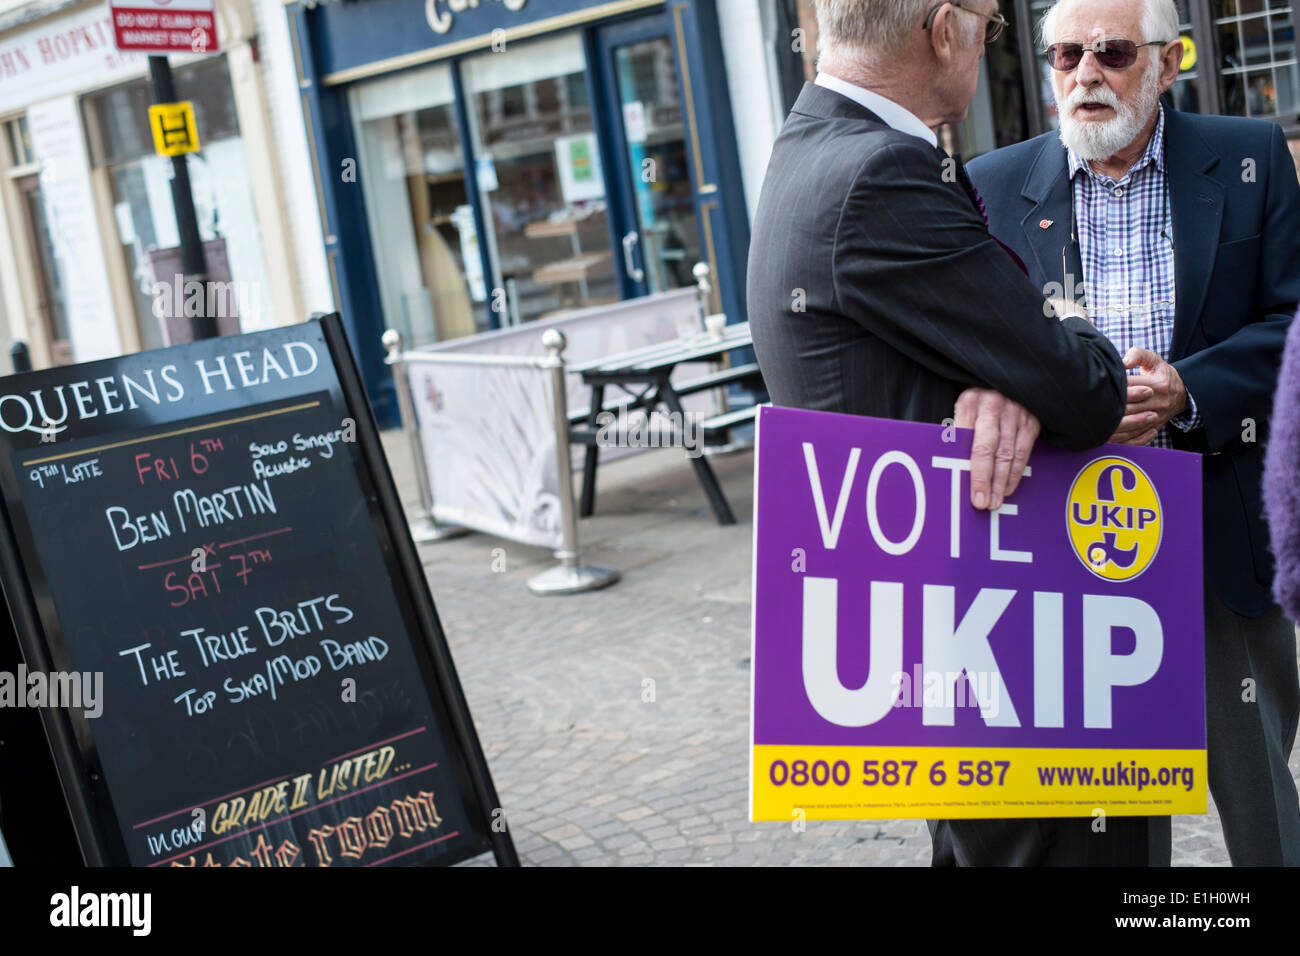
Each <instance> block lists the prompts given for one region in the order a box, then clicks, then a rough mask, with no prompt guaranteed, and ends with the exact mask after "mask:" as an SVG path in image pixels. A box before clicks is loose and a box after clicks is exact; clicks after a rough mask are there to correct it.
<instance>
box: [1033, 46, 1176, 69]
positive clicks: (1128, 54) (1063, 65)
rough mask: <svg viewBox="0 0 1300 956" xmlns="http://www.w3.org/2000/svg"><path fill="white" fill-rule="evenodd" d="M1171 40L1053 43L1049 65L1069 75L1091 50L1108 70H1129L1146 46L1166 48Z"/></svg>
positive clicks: (1048, 60)
mask: <svg viewBox="0 0 1300 956" xmlns="http://www.w3.org/2000/svg"><path fill="white" fill-rule="evenodd" d="M1171 42H1173V41H1171V40H1153V41H1152V42H1150V43H1134V42H1133V41H1132V40H1107V39H1101V40H1094V41H1093V42H1092V43H1053V44H1052V45H1051V46H1049V47H1048V48H1047V63H1048V65H1049V66H1050V67H1051V68H1052V69H1054V70H1060V71H1061V72H1062V73H1069V72H1070V71H1071V70H1073V69H1075V68H1077V67H1078V65H1079V63H1080V62H1081V61H1082V60H1083V54H1084V53H1085V52H1086V51H1088V50H1091V51H1092V53H1093V55H1094V56H1096V57H1097V62H1098V63H1100V64H1101V65H1102V66H1104V67H1105V68H1106V69H1108V70H1127V69H1128V68H1129V67H1130V66H1132V65H1133V64H1134V63H1136V62H1137V58H1138V50H1140V49H1142V47H1144V46H1164V45H1165V44H1166V43H1171Z"/></svg>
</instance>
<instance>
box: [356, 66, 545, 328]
mask: <svg viewBox="0 0 1300 956" xmlns="http://www.w3.org/2000/svg"><path fill="white" fill-rule="evenodd" d="M350 96H351V100H352V116H353V120H354V122H355V123H356V141H357V144H358V149H359V150H360V153H361V155H360V171H359V176H358V178H359V180H360V182H361V184H362V189H363V191H364V196H365V203H366V218H367V222H368V223H369V225H370V233H371V240H372V242H371V244H372V246H373V248H374V249H375V269H376V272H377V274H378V277H379V291H380V299H381V301H382V303H383V308H384V321H385V324H386V325H387V326H388V327H390V328H395V329H397V330H398V331H399V332H401V333H402V337H403V339H404V341H405V343H406V344H407V345H408V346H411V347H419V346H422V345H429V344H431V343H433V342H438V341H445V340H447V339H452V338H457V337H459V336H462V335H470V334H472V333H474V332H476V331H478V330H479V325H477V324H476V321H475V311H476V310H475V306H474V303H476V302H483V301H485V300H486V298H487V291H486V288H485V286H484V282H483V268H482V262H483V258H482V253H481V251H480V250H479V242H478V234H477V231H476V229H475V226H474V210H473V208H472V207H471V206H470V204H469V192H468V191H467V187H466V183H465V169H464V162H463V161H462V152H461V141H460V136H459V134H458V133H457V129H456V117H455V107H454V106H453V99H454V97H453V92H452V84H451V73H450V70H449V68H448V67H447V66H445V65H435V66H430V67H424V68H422V69H419V70H411V71H407V72H405V73H399V74H397V75H396V76H391V77H384V78H383V79H379V80H374V81H371V82H368V83H364V84H360V85H359V86H356V87H354V88H353V89H352V91H351V94H350ZM520 102H521V103H522V100H521V101H520ZM521 108H522V107H521ZM480 311H481V310H480Z"/></svg>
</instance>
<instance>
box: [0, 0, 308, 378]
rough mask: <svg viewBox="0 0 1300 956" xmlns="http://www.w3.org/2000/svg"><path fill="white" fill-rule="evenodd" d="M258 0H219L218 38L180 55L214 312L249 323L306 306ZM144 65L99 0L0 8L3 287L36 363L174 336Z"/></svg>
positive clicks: (170, 222) (172, 222)
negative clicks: (272, 116)
mask: <svg viewBox="0 0 1300 956" xmlns="http://www.w3.org/2000/svg"><path fill="white" fill-rule="evenodd" d="M29 8H30V9H29ZM249 9H250V8H249V7H248V6H247V4H245V3H244V2H243V0H222V3H221V5H220V7H219V20H218V22H219V24H220V25H221V35H222V39H223V44H222V52H220V53H219V54H216V55H191V54H185V55H175V56H173V57H172V58H171V59H172V62H173V67H174V74H175V84H176V91H177V95H178V97H179V98H180V99H184V100H188V101H190V102H191V103H192V104H193V106H194V110H195V115H196V120H197V122H196V125H197V128H198V131H199V138H200V141H201V149H200V150H199V151H198V152H195V153H191V154H189V155H188V156H187V157H186V165H187V166H188V169H189V176H190V181H191V184H192V191H193V196H194V204H195V209H196V213H197V217H198V225H199V232H200V235H201V237H202V238H203V239H204V240H205V248H206V249H207V251H208V255H209V271H210V273H211V275H212V277H213V278H214V279H217V280H219V282H220V283H221V285H222V286H223V287H224V288H223V290H222V295H221V298H220V299H219V300H217V301H219V302H220V308H221V309H222V310H223V311H222V313H221V314H220V317H221V318H233V319H237V322H238V327H239V328H241V329H242V330H244V331H253V330H256V329H261V328H266V327H269V326H271V325H280V324H284V323H285V322H292V321H301V320H302V319H303V318H305V317H306V316H305V310H304V309H303V308H302V307H301V306H300V302H301V296H300V295H299V290H298V285H297V282H298V280H297V275H296V272H297V270H296V267H295V263H294V256H293V252H292V250H291V249H290V247H289V245H290V244H289V243H288V242H286V241H284V239H283V237H284V236H286V235H287V234H288V229H287V223H286V221H285V217H284V213H283V206H284V198H283V195H282V191H281V190H280V186H279V183H280V176H279V171H278V168H277V164H276V155H277V153H278V152H279V151H280V149H279V147H280V141H279V140H275V139H273V138H272V137H271V136H269V135H268V130H269V124H268V123H267V115H268V109H267V105H266V102H265V92H264V83H263V81H262V77H261V64H260V62H259V61H260V57H259V55H258V53H257V50H256V47H257V44H256V35H255V31H254V27H253V24H252V20H251V16H250V15H249ZM276 12H277V13H278V12H279V10H278V8H277V9H276ZM146 72H147V58H146V57H145V56H144V55H142V54H137V53H120V52H119V51H118V50H117V49H116V48H115V46H114V42H113V28H112V21H111V18H110V14H109V10H108V7H107V5H106V4H105V3H102V2H98V3H89V4H86V3H75V2H74V3H65V4H62V5H57V6H53V7H51V6H49V5H45V6H36V5H30V4H29V5H28V6H27V7H23V8H14V9H10V10H8V11H7V12H6V13H5V14H3V15H2V16H0V297H3V305H4V308H3V313H4V314H5V316H6V318H7V319H8V325H9V328H8V329H7V330H6V331H7V332H8V333H9V334H8V336H6V337H7V338H12V339H13V340H21V341H24V342H26V343H27V345H28V347H29V349H30V354H31V359H32V361H33V364H34V365H35V366H36V367H38V368H41V367H45V366H48V365H52V364H61V363H66V362H74V361H77V362H80V361H89V360H94V359H101V358H108V357H111V356H116V355H121V354H123V353H127V352H135V351H139V350H141V349H148V348H156V347H160V346H162V345H163V344H164V334H163V324H162V318H161V316H160V315H159V311H160V309H159V306H160V304H161V303H165V302H170V301H172V300H173V299H174V298H176V297H180V294H181V292H182V291H183V282H182V283H178V282H176V279H175V274H176V272H177V271H179V268H178V266H177V264H176V263H178V260H179V252H178V247H179V243H180V238H179V232H178V229H177V225H176V217H175V213H174V210H173V205H172V197H171V175H172V162H171V160H170V158H168V157H164V156H159V155H157V154H156V152H155V147H154V142H153V135H152V132H151V131H150V129H149V124H148V106H149V103H150V102H152V96H151V92H150V88H149V82H148V80H147V78H146ZM163 285H166V286H169V287H175V288H174V291H175V293H176V295H175V296H170V295H169V296H166V297H165V298H164V297H163V294H162V293H160V287H161V286H163ZM210 301H211V297H210Z"/></svg>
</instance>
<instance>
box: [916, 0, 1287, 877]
mask: <svg viewBox="0 0 1300 956" xmlns="http://www.w3.org/2000/svg"><path fill="white" fill-rule="evenodd" d="M1040 31H1041V35H1042V36H1041V39H1042V49H1043V50H1044V55H1045V57H1046V58H1047V61H1048V63H1049V65H1050V66H1051V67H1052V80H1053V88H1054V92H1055V95H1056V103H1057V109H1058V113H1059V115H1060V122H1061V128H1060V132H1059V133H1050V134H1047V135H1045V136H1040V137H1038V138H1037V139H1034V140H1030V141H1029V142H1026V143H1021V144H1019V145H1017V146H1012V147H1009V148H1007V149H1003V150H999V151H997V152H995V153H992V154H990V155H988V156H984V157H982V158H980V159H978V160H976V161H975V162H973V163H972V164H971V166H970V169H969V173H970V176H971V179H972V180H973V182H974V184H975V187H976V188H977V189H978V190H979V192H980V193H981V194H982V195H983V198H984V200H985V202H986V204H987V206H988V214H989V229H990V232H992V233H993V234H994V235H996V236H997V237H998V238H999V239H1001V240H1002V241H1003V242H1005V243H1007V244H1008V245H1009V246H1010V247H1011V248H1012V249H1014V250H1015V251H1016V252H1017V253H1018V254H1019V255H1020V257H1021V258H1022V259H1023V260H1024V261H1025V263H1026V266H1027V268H1028V269H1029V272H1030V278H1031V280H1032V281H1034V282H1035V283H1040V284H1042V286H1043V288H1044V289H1045V290H1047V291H1048V293H1049V294H1053V295H1061V294H1064V295H1066V296H1070V297H1072V298H1076V299H1078V300H1080V301H1083V302H1086V305H1087V307H1088V312H1089V316H1090V318H1091V319H1092V321H1093V322H1094V323H1095V324H1096V326H1097V328H1098V330H1099V331H1100V332H1102V333H1103V334H1104V335H1106V337H1107V338H1109V339H1110V341H1111V342H1112V343H1113V344H1114V345H1115V348H1116V350H1117V351H1118V352H1119V354H1120V355H1122V356H1123V357H1124V364H1125V367H1126V368H1127V369H1128V370H1129V375H1130V378H1129V394H1128V407H1127V409H1126V411H1125V416H1124V418H1123V420H1122V421H1121V422H1120V425H1119V428H1118V430H1117V432H1116V433H1115V435H1114V437H1113V438H1112V439H1111V440H1112V441H1113V442H1118V443H1124V444H1133V445H1148V444H1149V445H1154V446H1157V447H1162V448H1176V449H1181V450H1184V451H1190V452H1195V453H1199V454H1201V455H1203V456H1204V458H1203V487H1204V501H1203V512H1204V537H1205V578H1204V586H1205V638H1204V639H1205V660H1206V688H1205V692H1206V703H1207V706H1206V720H1207V734H1208V748H1207V749H1208V757H1209V787H1210V792H1211V793H1212V795H1213V796H1214V801H1215V804H1216V806H1217V807H1218V809H1219V813H1220V816H1221V818H1222V822H1223V833H1224V839H1225V842H1226V844H1227V847H1228V853H1229V856H1230V857H1231V859H1232V862H1233V864H1234V865H1238V866H1240V865H1271V866H1278V865H1292V866H1294V865H1300V803H1298V800H1297V794H1296V786H1295V781H1294V779H1293V777H1292V775H1291V773H1290V771H1289V769H1288V767H1287V761H1288V758H1289V755H1290V753H1291V749H1292V746H1293V744H1294V742H1295V736H1296V725H1297V720H1298V719H1300V679H1298V676H1297V671H1296V635H1295V628H1294V625H1293V624H1292V622H1291V621H1290V620H1288V619H1287V617H1286V615H1285V614H1284V613H1283V612H1282V610H1281V609H1280V608H1278V607H1277V606H1276V605H1275V604H1274V602H1273V597H1272V594H1271V593H1270V585H1271V582H1272V578H1273V573H1274V568H1273V556H1272V555H1271V554H1270V553H1269V550H1268V529H1267V526H1266V525H1265V523H1264V517H1263V514H1262V506H1261V480H1262V470H1263V448H1264V446H1265V444H1266V442H1267V438H1268V431H1269V417H1270V414H1271V410H1272V396H1273V390H1274V387H1275V385H1276V382H1277V373H1278V365H1279V362H1280V359H1281V355H1282V349H1283V346H1284V343H1285V340H1286V334H1287V330H1288V326H1289V325H1290V323H1291V321H1292V318H1293V316H1294V315H1295V313H1296V304H1297V300H1300V185H1298V184H1297V181H1296V170H1295V165H1294V163H1293V162H1292V159H1291V156H1290V154H1289V153H1288V151H1287V148H1286V141H1285V139H1284V138H1283V135H1282V130H1281V129H1280V128H1279V127H1278V126H1276V125H1275V124H1272V123H1266V122H1263V121H1258V120H1249V119H1241V118H1237V117H1224V116H1196V115H1193V114H1186V113H1180V112H1178V111H1176V110H1174V109H1173V108H1171V107H1170V106H1167V105H1162V103H1161V94H1162V93H1163V92H1164V91H1166V90H1168V89H1169V88H1170V87H1171V86H1173V84H1174V82H1175V80H1176V79H1177V77H1178V72H1179V64H1180V61H1181V59H1182V51H1183V45H1182V42H1181V40H1180V39H1179V35H1178V13H1177V10H1176V8H1175V6H1174V2H1173V0H1060V2H1059V3H1057V4H1056V5H1055V6H1053V7H1052V8H1051V10H1049V11H1048V13H1047V14H1046V16H1045V17H1044V19H1043V21H1042V23H1041V26H1040ZM1058 289H1059V290H1063V291H1062V292H1058V291H1056V290H1058ZM1296 480H1300V479H1296ZM1191 583H1192V582H1191V581H1188V584H1189V585H1191ZM1175 637H1176V636H1175V635H1167V639H1174V638H1175ZM1196 690H1199V689H1192V688H1189V692H1194V691H1196ZM1090 823H1091V821H1087V820H1084V821H1078V822H1076V821H1066V820H1039V821H1030V822H1029V824H1027V825H1028V826H1033V827H1037V833H1038V838H1039V839H1041V840H1044V841H1046V842H1049V843H1050V842H1052V841H1054V840H1058V839H1059V840H1061V841H1062V842H1069V841H1075V842H1077V841H1078V839H1079V835H1078V834H1076V833H1074V832H1073V831H1074V830H1076V829H1078V828H1081V827H1087V826H1089V824H1090ZM952 825H953V826H955V825H956V824H955V823H954V824H952ZM1145 831H1146V832H1145V839H1146V840H1147V842H1148V846H1149V848H1150V861H1151V862H1152V863H1166V864H1167V863H1168V861H1169V855H1170V849H1169V820H1168V818H1154V817H1153V818H1147V820H1146V825H1145ZM942 836H943V834H942V833H938V834H936V843H939V842H940V841H941V839H942ZM1142 838H1143V837H1142V834H1140V833H1137V834H1135V835H1134V836H1133V837H1130V839H1142ZM958 845H960V841H958ZM958 862H960V861H958Z"/></svg>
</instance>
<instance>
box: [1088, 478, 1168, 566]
mask: <svg viewBox="0 0 1300 956" xmlns="http://www.w3.org/2000/svg"><path fill="white" fill-rule="evenodd" d="M1065 507H1066V513H1065V525H1066V528H1067V529H1068V531H1069V534H1070V544H1071V546H1072V547H1073V548H1074V553H1075V554H1076V555H1078V556H1079V560H1080V561H1082V562H1083V565H1084V567H1086V568H1087V569H1088V570H1089V571H1091V572H1092V573H1093V574H1095V575H1097V577H1099V578H1103V579H1105V580H1107V581H1128V580H1130V579H1132V578H1135V577H1137V576H1138V575H1139V574H1141V573H1142V572H1143V571H1145V570H1146V569H1147V568H1148V567H1150V565H1151V562H1152V560H1153V559H1154V558H1155V556H1156V552H1157V551H1158V550H1159V549H1160V538H1161V534H1162V530H1163V518H1162V509H1161V507H1160V497H1159V495H1157V494H1156V489H1155V486H1154V485H1153V484H1152V483H1151V479H1150V478H1148V477H1147V475H1146V472H1144V471H1143V470H1142V469H1141V468H1139V467H1138V466H1137V465H1135V464H1133V462H1131V461H1129V460H1128V459H1126V458H1117V457H1106V458H1098V459H1097V460H1096V461H1092V462H1089V463H1088V465H1086V466H1085V467H1084V469H1083V470H1082V471H1080V472H1079V474H1078V477H1076V478H1075V479H1074V484H1073V485H1072V486H1071V488H1070V497H1069V500H1068V501H1067V502H1066V506H1065Z"/></svg>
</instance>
